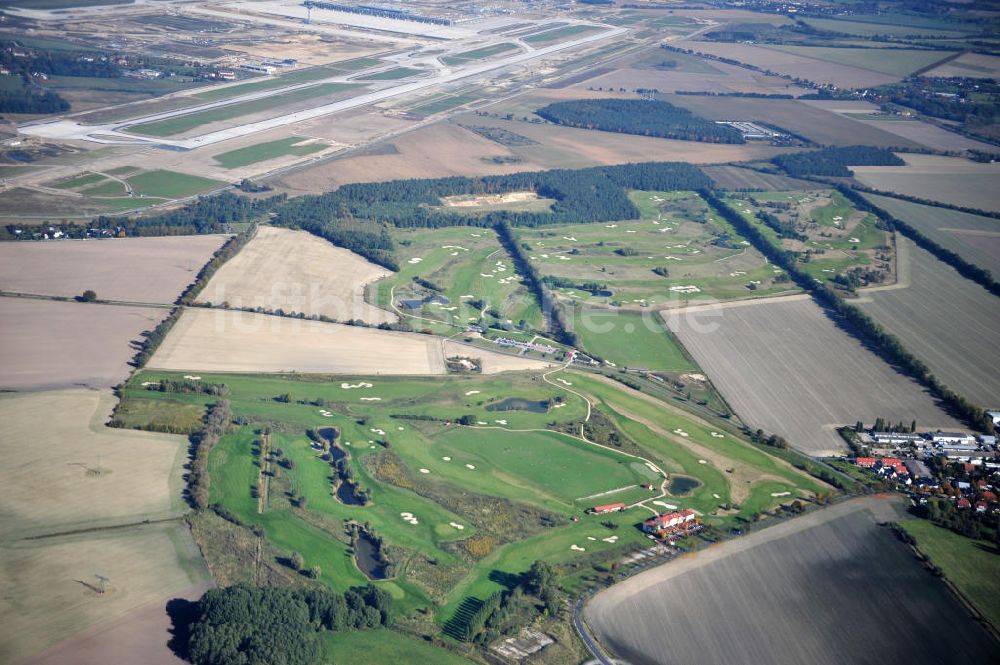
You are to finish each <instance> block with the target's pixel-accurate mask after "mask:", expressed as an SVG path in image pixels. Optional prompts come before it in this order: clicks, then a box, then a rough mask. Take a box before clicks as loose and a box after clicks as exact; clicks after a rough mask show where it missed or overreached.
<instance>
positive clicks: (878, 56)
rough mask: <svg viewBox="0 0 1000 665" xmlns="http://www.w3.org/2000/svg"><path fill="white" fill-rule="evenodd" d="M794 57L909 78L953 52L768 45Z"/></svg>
mask: <svg viewBox="0 0 1000 665" xmlns="http://www.w3.org/2000/svg"><path fill="white" fill-rule="evenodd" d="M768 48H773V49H777V50H779V51H783V52H785V53H791V54H792V55H800V56H805V57H807V58H813V59H815V60H820V61H822V62H827V63H831V64H833V65H845V66H848V67H860V68H862V69H869V70H871V71H875V72H881V73H882V74H888V75H890V76H897V77H905V76H909V75H910V74H912V73H913V72H915V71H917V70H918V69H922V68H924V67H927V66H928V65H932V64H934V63H935V62H940V61H941V60H944V59H945V58H947V57H948V56H949V55H951V54H950V53H944V52H941V51H927V50H917V49H901V48H886V49H878V50H873V49H871V48H840V47H826V46H793V45H780V46H769V47H768Z"/></svg>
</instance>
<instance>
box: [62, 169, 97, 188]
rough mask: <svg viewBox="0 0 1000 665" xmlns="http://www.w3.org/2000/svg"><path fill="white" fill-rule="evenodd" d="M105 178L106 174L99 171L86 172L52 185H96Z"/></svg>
mask: <svg viewBox="0 0 1000 665" xmlns="http://www.w3.org/2000/svg"><path fill="white" fill-rule="evenodd" d="M103 180H105V178H104V176H102V175H101V174H99V173H84V174H83V175H78V176H74V177H72V178H68V179H66V180H60V181H59V182H56V183H54V184H53V185H52V186H53V187H56V188H58V189H76V188H78V187H85V186H87V185H94V184H96V183H99V182H101V181H103Z"/></svg>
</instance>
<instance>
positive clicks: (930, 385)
mask: <svg viewBox="0 0 1000 665" xmlns="http://www.w3.org/2000/svg"><path fill="white" fill-rule="evenodd" d="M700 193H701V195H702V197H703V198H704V199H705V200H706V201H708V203H709V205H711V206H712V207H713V208H715V210H716V211H717V212H718V213H719V214H720V215H721V216H722V217H723V218H724V219H725V220H726V221H728V222H729V223H730V224H732V225H733V226H734V227H735V228H736V230H737V231H739V232H740V233H741V234H742V235H743V236H744V237H745V238H746V239H747V240H749V241H750V243H751V244H752V245H753V246H754V247H756V248H757V249H758V250H759V251H760V252H761V253H762V254H763V255H764V256H766V257H767V258H768V259H769V260H770V261H771V262H772V263H773V264H775V265H776V266H778V267H779V268H782V269H784V270H785V271H786V272H787V273H788V274H789V275H790V276H791V278H792V280H794V281H795V283H796V284H798V286H799V287H801V288H802V289H804V290H806V291H808V292H810V293H811V294H812V295H813V297H814V298H815V299H816V301H817V302H818V303H819V304H820V305H822V306H823V307H825V308H826V309H827V311H828V312H830V313H831V314H833V315H834V317H835V319H836V321H837V322H838V323H839V324H840V325H841V326H842V327H844V328H845V329H847V330H848V331H850V332H851V333H852V334H854V335H855V336H857V337H859V338H860V339H861V340H863V341H864V342H866V343H869V344H871V345H872V346H873V347H875V348H877V349H879V351H880V352H881V353H882V355H883V356H884V357H885V358H887V359H888V360H889V361H890V362H892V363H893V364H894V365H896V367H898V368H899V369H901V370H902V371H904V372H906V373H907V374H909V375H910V376H912V377H913V378H914V379H916V380H917V381H918V382H920V383H922V384H923V385H924V386H925V387H926V388H927V389H928V390H929V391H930V392H931V394H932V395H934V396H935V397H937V398H938V399H939V400H941V401H942V402H943V403H944V404H945V405H947V407H948V408H949V409H950V410H951V411H952V412H953V413H954V414H955V415H956V416H958V417H960V418H962V419H963V420H964V421H965V422H967V423H968V424H969V425H970V426H972V427H974V428H976V429H980V430H982V431H991V430H992V420H991V419H990V418H989V417H988V416H987V415H986V412H985V411H984V410H983V409H982V408H981V407H979V406H977V405H975V404H973V403H972V402H970V401H969V400H967V399H965V398H964V397H963V396H961V395H959V394H958V393H956V392H955V391H953V390H951V389H950V388H948V387H947V386H946V385H945V384H944V383H942V382H941V381H940V379H938V378H937V377H936V376H935V375H934V374H933V373H932V372H931V371H930V368H929V367H927V365H926V364H925V363H924V362H923V361H922V360H920V359H919V358H917V357H916V356H915V355H913V354H912V353H911V352H910V351H909V349H907V348H906V347H905V346H904V345H903V343H902V342H901V341H900V340H899V338H898V337H896V336H895V335H893V334H891V333H889V332H888V331H886V330H885V329H884V328H883V327H882V326H881V325H879V324H878V323H877V322H876V321H875V319H873V318H872V317H870V316H869V315H868V314H867V313H866V312H865V311H864V310H862V309H861V308H860V307H858V306H857V305H854V304H851V303H849V302H847V301H845V300H844V299H843V298H842V297H841V296H840V295H839V294H838V293H837V292H836V291H835V290H834V289H833V288H832V287H830V286H829V285H827V284H826V283H823V282H817V281H816V280H815V279H813V277H812V276H810V275H809V274H808V273H807V272H806V271H804V270H802V269H801V268H799V266H798V258H797V254H796V253H794V252H788V251H785V250H784V249H782V248H781V247H777V246H775V245H774V244H772V243H771V242H770V241H769V240H768V239H767V237H766V236H765V235H764V234H763V233H762V232H761V230H760V229H759V228H758V227H757V226H755V225H754V224H751V223H750V222H749V221H747V220H746V219H744V218H743V216H742V215H740V214H739V213H737V212H736V211H735V210H733V209H732V208H730V207H729V206H727V205H726V204H725V203H723V202H722V201H721V200H720V199H719V198H718V197H716V196H715V194H714V193H713V192H711V191H708V190H703V191H702V192H700Z"/></svg>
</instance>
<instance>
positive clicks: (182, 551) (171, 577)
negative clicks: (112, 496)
mask: <svg viewBox="0 0 1000 665" xmlns="http://www.w3.org/2000/svg"><path fill="white" fill-rule="evenodd" d="M0 556H2V561H3V564H2V567H0V570H2V572H3V577H4V580H5V586H6V592H5V593H4V595H3V598H2V599H0V660H2V661H3V662H11V661H12V660H14V659H16V658H22V657H28V656H31V655H34V654H38V653H39V652H41V651H42V650H44V649H45V648H47V647H50V646H52V645H54V644H57V643H58V642H61V641H63V640H65V639H67V638H70V637H72V636H74V635H79V634H80V633H81V632H83V631H86V630H88V629H91V628H92V627H94V626H98V625H102V624H107V623H109V622H113V621H117V620H121V619H123V618H125V617H127V616H128V615H129V614H130V613H131V612H132V611H134V610H140V608H144V607H146V606H148V605H149V604H150V603H154V602H159V603H162V605H161V607H163V606H165V605H166V603H167V601H168V600H170V599H171V598H173V597H174V596H175V595H177V594H178V593H181V594H182V593H185V592H188V593H189V592H190V589H191V587H192V586H193V585H195V584H199V583H204V582H205V581H206V580H207V578H208V574H207V572H208V571H207V570H206V569H205V566H204V564H203V563H202V561H201V555H200V554H199V552H198V548H197V547H196V546H195V544H194V541H193V540H192V539H191V536H190V533H189V532H188V530H187V527H186V526H185V525H184V524H182V523H178V522H171V523H165V524H149V525H138V526H134V527H130V528H128V529H121V530H114V531H97V532H92V533H87V534H78V535H66V536H54V537H51V538H46V539H44V540H34V541H23V540H22V541H18V542H5V543H2V544H0ZM101 577H103V578H105V580H106V581H105V582H104V585H105V592H104V593H99V590H100V585H101V579H100V578H101ZM156 630H157V633H161V632H162V626H157V627H156ZM141 637H145V636H140V635H133V636H132V638H133V639H135V638H141ZM158 646H159V647H160V648H161V649H164V650H165V645H162V644H161V645H158ZM161 653H162V652H161ZM137 656H138V654H130V658H129V659H128V660H126V661H117V660H111V661H105V662H129V660H130V661H131V662H151V661H154V660H155V659H156V658H157V656H153V657H152V658H151V659H150V661H147V660H146V658H145V657H140V658H138V661H136V657H137ZM29 662H30V661H29ZM61 662H74V663H76V662H79V661H77V660H76V658H75V656H74V658H73V660H72V661H67V660H63V661H61Z"/></svg>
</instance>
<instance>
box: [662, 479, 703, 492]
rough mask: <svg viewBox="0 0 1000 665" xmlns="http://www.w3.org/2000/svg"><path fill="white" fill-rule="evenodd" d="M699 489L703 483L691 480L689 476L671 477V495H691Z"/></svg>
mask: <svg viewBox="0 0 1000 665" xmlns="http://www.w3.org/2000/svg"><path fill="white" fill-rule="evenodd" d="M699 487H701V482H700V481H698V480H696V479H695V478H689V477H687V476H671V477H670V487H669V488H668V490H669V491H670V493H671V494H673V495H675V496H677V495H681V494H690V493H691V492H692V491H693V490H695V489H697V488H699Z"/></svg>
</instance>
